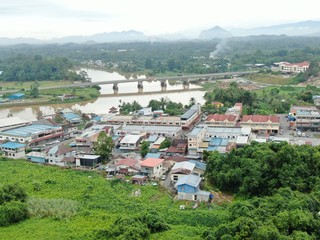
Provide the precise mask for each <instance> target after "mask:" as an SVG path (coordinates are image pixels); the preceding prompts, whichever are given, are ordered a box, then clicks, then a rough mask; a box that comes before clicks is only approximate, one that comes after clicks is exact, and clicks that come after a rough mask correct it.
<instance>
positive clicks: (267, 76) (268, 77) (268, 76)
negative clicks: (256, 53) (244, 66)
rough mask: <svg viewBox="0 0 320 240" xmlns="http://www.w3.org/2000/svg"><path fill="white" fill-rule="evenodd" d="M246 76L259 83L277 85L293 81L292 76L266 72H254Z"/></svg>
mask: <svg viewBox="0 0 320 240" xmlns="http://www.w3.org/2000/svg"><path fill="white" fill-rule="evenodd" d="M246 78H247V79H249V80H251V81H253V82H257V83H267V84H275V85H287V84H290V83H291V81H292V77H290V76H284V75H281V74H272V73H266V72H260V73H252V74H249V75H248V76H247V77H246Z"/></svg>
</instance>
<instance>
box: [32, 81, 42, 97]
mask: <svg viewBox="0 0 320 240" xmlns="http://www.w3.org/2000/svg"><path fill="white" fill-rule="evenodd" d="M39 85H40V84H39V83H38V82H37V81H35V82H34V83H32V84H31V86H30V97H32V98H38V97H39Z"/></svg>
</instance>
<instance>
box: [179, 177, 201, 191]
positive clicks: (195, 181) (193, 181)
mask: <svg viewBox="0 0 320 240" xmlns="http://www.w3.org/2000/svg"><path fill="white" fill-rule="evenodd" d="M200 182H201V177H199V176H196V175H193V174H191V175H186V176H183V177H181V178H179V180H178V181H177V182H176V184H175V185H174V186H175V187H177V186H179V185H184V184H187V185H189V186H191V187H195V188H197V187H198V186H199V184H200Z"/></svg>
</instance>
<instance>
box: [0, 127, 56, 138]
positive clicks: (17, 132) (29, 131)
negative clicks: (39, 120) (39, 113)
mask: <svg viewBox="0 0 320 240" xmlns="http://www.w3.org/2000/svg"><path fill="white" fill-rule="evenodd" d="M59 128H61V127H58V126H48V125H35V124H31V125H28V126H23V127H17V128H14V129H10V130H6V131H3V132H2V133H4V134H7V135H11V136H22V137H29V136H32V135H33V134H37V133H41V132H45V131H50V130H54V129H59Z"/></svg>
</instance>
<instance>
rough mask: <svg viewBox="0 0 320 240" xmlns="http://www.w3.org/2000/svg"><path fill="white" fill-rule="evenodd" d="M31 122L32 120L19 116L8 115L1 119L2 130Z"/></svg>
mask: <svg viewBox="0 0 320 240" xmlns="http://www.w3.org/2000/svg"><path fill="white" fill-rule="evenodd" d="M29 124H31V122H30V121H27V120H23V119H21V118H18V117H7V118H1V119H0V132H1V131H5V130H8V129H12V128H17V127H22V126H25V125H29Z"/></svg>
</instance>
